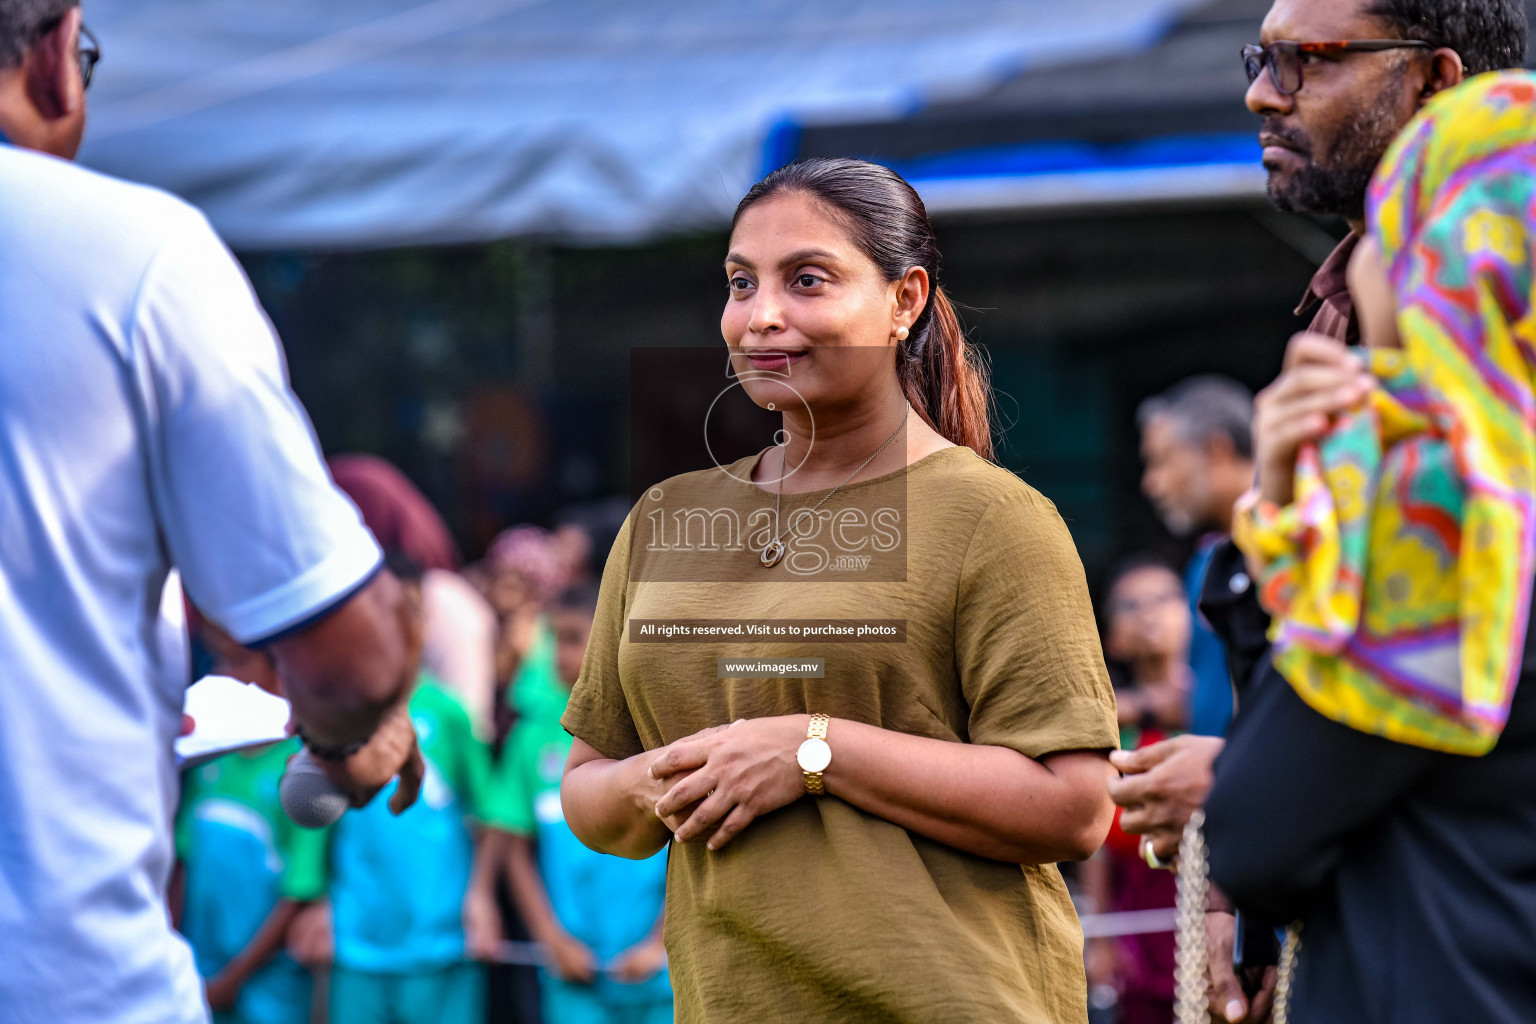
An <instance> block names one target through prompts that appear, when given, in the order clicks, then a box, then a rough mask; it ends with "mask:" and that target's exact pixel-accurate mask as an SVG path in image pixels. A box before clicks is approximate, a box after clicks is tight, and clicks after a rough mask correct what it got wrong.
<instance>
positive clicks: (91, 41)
mask: <svg viewBox="0 0 1536 1024" xmlns="http://www.w3.org/2000/svg"><path fill="white" fill-rule="evenodd" d="M75 56H76V59H77V60H79V61H80V83H81V84H80V88H82V89H89V88H90V87H91V76H92V75H94V74H96V65H97V64H100V63H101V42H100V41H99V40H97V38H96V33H94V32H92V31H91V30H90V29H88V28H86V27H85V26H84V25H81V26H80V48H79V50H77V51H76V55H75Z"/></svg>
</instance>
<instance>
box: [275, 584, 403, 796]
mask: <svg viewBox="0 0 1536 1024" xmlns="http://www.w3.org/2000/svg"><path fill="white" fill-rule="evenodd" d="M412 629H413V626H412V625H411V621H410V617H409V612H408V608H407V606H406V603H405V595H404V593H403V592H402V591H401V589H400V583H399V581H398V580H396V579H395V578H394V576H392V575H391V574H390V573H388V572H380V573H378V574H377V575H376V576H374V578H373V579H372V580H370V581H369V582H368V583H367V585H365V586H364V587H363V588H362V589H361V590H359V591H358V592H357V593H355V594H353V595H352V596H351V597H349V598H347V599H346V600H345V601H344V602H343V603H342V604H341V605H339V606H338V607H337V608H335V609H334V610H332V611H329V612H327V613H326V614H325V615H323V616H322V617H321V618H320V619H318V620H317V621H315V622H314V623H312V624H310V625H307V626H305V627H304V628H302V629H300V630H297V631H296V632H293V633H290V634H287V635H284V636H282V637H281V638H279V639H277V640H274V641H272V642H271V644H270V645H269V646H268V650H269V651H270V653H271V654H272V657H273V658H274V659H275V661H276V662H277V670H278V674H279V676H280V678H281V679H282V683H283V690H284V692H285V694H286V695H287V697H288V700H289V703H290V704H292V706H293V717H294V720H295V722H296V723H297V724H298V725H299V726H301V727H302V728H303V730H304V735H305V737H306V738H307V739H308V740H309V741H310V742H312V743H314V744H317V745H319V746H322V747H328V748H333V749H337V748H343V747H346V746H347V745H349V744H351V743H354V742H357V741H359V740H364V739H366V740H367V741H368V742H367V743H366V745H364V746H363V747H362V749H361V750H359V751H358V752H357V753H355V754H353V755H352V756H351V757H349V758H347V760H346V761H345V762H335V761H324V762H322V764H321V768H322V769H323V770H324V771H325V773H326V775H328V776H330V779H331V781H332V782H333V783H335V784H336V785H337V786H338V787H340V788H341V790H342V792H344V793H346V794H347V796H348V797H349V798H350V799H351V801H352V806H354V807H361V806H363V805H364V804H366V803H368V801H370V800H372V799H373V797H374V795H375V794H377V793H378V791H379V790H381V789H383V788H384V787H385V786H386V785H388V784H389V781H390V780H391V779H393V778H395V776H396V775H398V776H399V778H400V785H399V787H398V788H397V789H396V791H395V793H394V795H393V796H392V797H390V803H389V806H390V809H391V810H393V811H394V812H395V813H396V814H399V813H400V812H401V811H403V810H405V809H406V808H407V807H409V806H410V805H411V804H412V803H413V802H415V800H416V794H417V793H418V792H419V791H420V789H421V781H422V776H423V774H424V772H425V766H424V765H423V763H422V760H421V751H420V750H419V749H418V748H417V745H416V731H415V729H414V728H413V727H412V726H411V719H410V714H409V712H408V711H407V708H406V698H407V697H408V696H409V694H410V691H411V683H412V680H411V679H409V678H408V677H407V671H408V669H409V668H410V666H409V657H408V654H407V644H408V639H407V638H408V637H409V636H411V635H412Z"/></svg>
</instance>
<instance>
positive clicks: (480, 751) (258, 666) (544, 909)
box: [172, 455, 672, 1024]
mask: <svg viewBox="0 0 1536 1024" xmlns="http://www.w3.org/2000/svg"><path fill="white" fill-rule="evenodd" d="M330 469H331V473H332V476H333V478H334V479H335V480H336V482H337V484H338V486H340V487H341V488H342V490H344V491H345V492H346V493H347V494H348V496H349V497H350V498H351V499H352V500H353V502H354V503H355V504H356V505H357V507H358V508H359V510H360V511H361V512H362V514H363V518H364V521H365V522H366V523H367V525H368V527H369V528H370V529H371V530H372V532H373V534H374V536H375V537H376V538H377V540H378V541H379V544H380V546H381V547H382V548H383V549H384V551H385V553H386V564H387V565H388V567H389V569H390V570H391V572H392V573H393V574H394V575H395V576H396V577H397V578H398V579H399V580H400V581H401V582H402V585H403V587H404V589H405V592H406V598H407V600H406V607H407V609H408V615H409V622H408V623H407V629H406V632H407V636H408V657H409V660H410V663H411V664H413V665H415V666H416V669H415V672H414V676H415V679H416V684H415V688H414V690H413V692H412V693H411V696H410V698H409V711H410V716H411V720H412V722H413V724H414V725H415V728H416V732H417V735H418V737H419V740H420V745H421V751H422V755H423V758H424V760H425V763H426V773H425V778H424V782H423V786H422V792H421V797H420V799H419V800H418V801H417V803H416V804H415V805H414V806H412V807H411V808H410V809H409V810H407V811H405V812H404V813H403V814H401V815H399V816H395V815H393V814H391V813H390V810H389V808H388V806H387V801H386V800H384V799H378V800H375V801H373V802H372V803H371V804H369V806H368V807H366V808H363V809H361V810H358V811H354V812H352V813H349V814H347V815H346V816H344V817H343V819H342V820H341V821H340V822H338V823H337V824H336V825H334V826H332V827H331V828H328V829H321V830H309V829H304V828H301V827H299V826H297V825H295V824H294V823H293V822H292V821H291V820H290V819H289V818H288V817H287V816H286V815H285V814H284V813H283V812H282V810H281V807H280V804H279V800H278V785H279V781H280V779H281V777H282V774H283V772H284V769H285V766H286V764H287V761H288V759H289V757H290V756H292V755H293V754H294V753H295V752H296V751H298V750H299V749H300V741H299V740H298V739H297V738H294V739H291V740H289V741H287V742H284V743H279V744H276V745H273V746H268V747H261V748H255V749H250V750H244V751H238V752H235V753H231V754H226V755H224V756H222V757H220V758H217V759H215V760H212V761H210V762H207V763H205V764H200V765H197V766H195V767H193V768H190V769H189V770H188V771H186V772H185V774H184V777H183V791H182V801H181V807H180V811H179V813H178V817H177V822H176V852H177V870H176V873H175V876H174V880H173V899H172V909H173V916H174V917H175V919H176V922H177V926H178V927H179V928H180V930H181V931H182V933H183V934H184V935H185V936H186V938H187V939H188V941H189V942H190V943H191V945H192V948H193V951H194V953H195V955H196V959H197V965H198V969H199V972H200V973H201V974H202V975H203V977H204V979H205V983H206V988H207V997H208V1002H209V1004H210V1006H211V1007H212V1009H213V1010H214V1012H215V1017H216V1019H218V1020H220V1021H228V1022H231V1024H236V1022H238V1024H302V1022H313V1021H322V1020H330V1021H332V1022H336V1024H345V1022H347V1021H359V1022H363V1021H369V1022H373V1021H398V1022H400V1024H417V1022H420V1024H428V1022H431V1024H481V1022H484V1021H487V1020H504V1021H508V1022H509V1024H532V1022H534V1021H536V1020H539V1019H542V1020H543V1021H544V1022H545V1024H660V1022H665V1021H670V1020H671V1019H672V995H671V989H670V987H669V985H668V981H667V971H666V953H665V951H664V949H663V947H662V942H661V924H662V903H663V899H664V887H665V877H666V857H665V854H661V855H658V856H656V857H653V858H651V859H650V860H647V861H639V862H636V861H627V860H622V859H620V858H615V857H608V856H604V855H601V854H597V853H594V852H592V851H590V850H588V849H587V848H586V847H585V846H583V845H582V844H581V843H580V842H579V841H577V840H576V838H575V836H574V835H572V834H571V832H570V830H569V829H568V828H566V827H565V823H564V816H563V814H562V812H561V806H560V797H559V787H560V776H561V772H562V770H563V769H564V766H565V761H566V756H567V754H568V753H569V750H570V746H571V738H570V736H569V735H568V734H567V733H566V732H565V731H564V730H563V729H562V728H561V727H560V724H559V722H560V716H561V714H562V713H563V712H564V710H565V704H566V699H567V697H568V696H569V693H570V689H571V685H572V684H573V683H574V682H575V680H576V677H577V675H578V674H579V672H580V669H581V661H582V656H583V654H584V653H585V649H586V643H587V636H588V633H589V632H590V630H591V625H592V615H593V611H594V609H595V608H596V604H597V583H596V578H595V572H594V569H600V568H601V564H600V559H602V558H603V557H605V555H606V552H607V548H608V546H609V545H610V544H611V541H612V538H613V535H614V534H616V533H617V530H618V528H619V525H620V523H621V522H622V517H623V512H624V509H623V506H622V503H620V504H619V505H618V506H617V507H615V506H614V505H613V504H611V503H610V504H598V505H593V506H587V507H582V508H577V509H573V510H571V512H570V514H569V515H567V516H564V517H562V518H561V519H560V521H559V523H558V525H557V526H556V528H555V529H553V530H547V529H544V528H543V527H539V526H534V525H522V526H517V527H514V528H512V529H509V530H507V531H505V532H504V533H502V534H501V535H500V536H499V537H498V538H497V539H496V541H495V543H494V544H492V545H491V547H490V549H489V550H488V552H487V554H486V557H485V558H484V559H483V560H482V561H480V562H477V563H474V564H471V565H461V564H460V559H459V555H458V551H457V549H456V546H455V544H454V542H453V539H452V536H451V534H450V533H449V531H448V529H447V527H446V526H445V525H444V523H443V521H442V520H441V519H440V518H439V516H438V515H437V513H436V511H435V510H434V509H433V508H432V506H431V504H430V503H429V502H428V501H427V499H426V498H425V497H424V496H423V495H422V494H421V493H420V492H419V491H418V490H417V489H416V488H415V487H414V485H412V484H411V483H410V482H409V481H408V480H407V479H406V477H405V475H404V474H403V473H401V472H400V471H399V470H398V469H396V468H395V467H394V466H392V465H390V464H389V463H387V462H384V461H383V460H381V459H378V458H375V457H372V456H363V455H347V456H340V457H336V458H333V459H331V460H330ZM191 623H192V626H193V637H194V648H195V659H194V663H195V669H194V674H203V673H213V674H219V675H227V676H231V677H234V678H236V679H240V680H243V681H245V682H249V683H254V684H256V685H259V686H261V687H263V688H264V689H267V690H269V691H271V692H274V693H278V694H281V692H282V683H281V680H280V678H279V673H278V672H277V670H276V666H275V664H274V662H273V661H272V659H271V658H270V657H269V656H268V655H267V654H265V653H263V652H261V651H256V650H252V649H249V648H246V647H243V646H241V645H240V644H238V643H236V642H235V641H234V640H232V639H231V638H230V637H229V635H228V634H227V633H225V632H224V631H223V630H221V629H219V628H218V627H217V626H216V625H214V624H213V623H212V622H210V621H208V620H207V619H206V618H204V617H202V616H201V615H199V614H197V612H196V609H192V610H191ZM527 939H531V940H533V942H532V943H529V942H527V941H513V940H527ZM498 962H500V963H505V964H518V965H523V966H522V967H521V968H520V970H521V974H519V973H518V970H519V969H514V970H511V971H509V970H505V969H504V970H500V971H497V972H495V973H494V974H493V973H491V972H488V971H487V969H486V965H488V964H493V963H498ZM534 964H537V965H538V981H537V989H538V993H537V998H536V999H531V998H528V995H529V992H528V991H527V990H528V989H529V988H530V986H528V985H527V984H526V982H527V973H528V968H529V967H531V966H533V965H534ZM493 979H494V980H493ZM493 986H494V987H495V988H496V989H497V991H494V992H493V991H492V988H493Z"/></svg>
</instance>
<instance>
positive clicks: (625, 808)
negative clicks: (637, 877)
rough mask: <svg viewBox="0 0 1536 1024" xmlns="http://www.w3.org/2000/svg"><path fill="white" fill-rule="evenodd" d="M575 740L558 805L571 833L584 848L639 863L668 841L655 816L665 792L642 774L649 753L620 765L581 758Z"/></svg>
mask: <svg viewBox="0 0 1536 1024" xmlns="http://www.w3.org/2000/svg"><path fill="white" fill-rule="evenodd" d="M582 747H585V744H582V743H581V741H580V740H578V741H577V746H576V747H575V748H573V749H572V751H571V761H570V762H569V764H568V765H567V768H566V772H565V778H564V780H563V781H562V782H561V784H560V802H561V804H562V805H563V807H564V808H565V821H566V824H567V825H569V826H570V828H571V831H572V832H574V833H575V834H576V838H578V839H580V840H581V841H582V842H583V843H585V844H586V845H587V846H589V847H591V848H592V849H594V850H597V851H599V852H601V853H611V854H614V855H616V856H619V857H628V858H629V859H631V860H643V859H644V858H646V857H649V856H651V855H653V854H655V853H656V852H657V851H658V850H660V849H661V848H662V847H664V846H666V845H667V842H668V840H670V839H671V838H672V833H671V832H670V831H668V829H667V826H666V824H665V823H664V822H663V821H662V820H661V819H660V818H658V817H657V816H656V801H657V800H659V799H661V796H662V795H663V794H664V793H665V792H666V787H665V786H664V785H663V784H662V783H659V782H657V781H656V780H655V779H652V778H650V776H649V775H647V774H646V769H647V768H648V767H649V765H650V761H651V759H652V758H653V757H654V754H655V752H654V751H648V752H646V753H644V754H637V755H635V756H634V757H630V758H626V759H625V760H623V761H614V760H611V759H609V758H605V757H602V756H601V755H596V756H591V757H588V756H586V752H587V751H590V752H591V753H592V754H596V752H595V751H591V748H586V751H583V750H582V749H581V748H582Z"/></svg>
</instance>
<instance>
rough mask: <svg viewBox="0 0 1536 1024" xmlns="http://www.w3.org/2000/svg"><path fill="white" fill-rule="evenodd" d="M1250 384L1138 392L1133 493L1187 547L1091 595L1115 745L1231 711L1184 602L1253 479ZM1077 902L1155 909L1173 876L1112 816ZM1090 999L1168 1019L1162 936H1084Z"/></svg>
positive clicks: (1144, 556) (1194, 729)
mask: <svg viewBox="0 0 1536 1024" xmlns="http://www.w3.org/2000/svg"><path fill="white" fill-rule="evenodd" d="M1252 420H1253V394H1252V392H1250V391H1249V390H1248V389H1247V388H1246V387H1244V386H1243V385H1242V384H1239V383H1238V382H1237V381H1234V380H1231V379H1228V378H1225V377H1218V376H1200V377H1194V378H1190V379H1188V380H1185V381H1181V382H1179V383H1178V384H1176V385H1174V386H1173V387H1172V388H1170V389H1168V390H1167V391H1166V392H1164V393H1162V394H1159V395H1155V396H1153V397H1152V398H1149V399H1147V400H1146V401H1145V402H1143V403H1142V405H1141V408H1140V409H1139V411H1138V415H1137V421H1138V426H1139V427H1140V431H1141V452H1142V462H1143V467H1144V468H1143V473H1142V491H1143V493H1144V494H1145V495H1146V497H1147V500H1148V501H1150V502H1151V503H1152V505H1153V507H1154V508H1155V509H1156V510H1157V513H1158V516H1159V518H1160V519H1161V520H1162V522H1163V525H1164V526H1165V527H1166V528H1167V530H1168V532H1169V533H1171V534H1173V535H1174V536H1175V537H1180V538H1183V539H1184V540H1185V541H1187V542H1189V543H1190V544H1191V545H1192V547H1193V554H1192V556H1191V557H1190V559H1189V561H1188V563H1187V564H1185V565H1184V566H1178V565H1175V564H1173V563H1172V562H1170V561H1168V560H1167V559H1165V558H1164V557H1162V556H1161V555H1160V554H1155V553H1151V552H1141V553H1137V554H1133V555H1131V556H1129V557H1128V558H1126V559H1124V560H1122V561H1121V562H1120V563H1119V564H1118V565H1116V566H1115V567H1114V568H1113V569H1112V570H1111V572H1110V574H1109V577H1108V579H1107V581H1106V582H1105V584H1104V586H1103V588H1102V593H1101V594H1100V596H1099V607H1098V612H1099V620H1100V624H1101V627H1102V631H1103V639H1104V658H1105V661H1106V662H1107V663H1108V665H1109V667H1110V673H1111V676H1112V678H1113V679H1114V682H1115V703H1116V708H1117V711H1118V713H1119V718H1120V747H1121V749H1122V750H1143V749H1146V748H1151V747H1154V746H1155V745H1157V744H1160V743H1162V742H1163V741H1165V740H1169V739H1172V738H1174V737H1177V736H1182V735H1197V736H1220V735H1222V734H1223V733H1224V732H1225V731H1226V729H1227V726H1228V724H1229V723H1230V721H1231V718H1232V712H1233V701H1232V685H1231V682H1230V678H1229V676H1228V670H1227V657H1226V650H1225V647H1224V646H1223V644H1222V642H1221V640H1220V639H1219V638H1218V637H1217V636H1216V635H1215V634H1214V633H1212V632H1211V630H1210V628H1209V627H1208V625H1207V624H1206V623H1205V622H1204V621H1203V620H1202V617H1201V615H1200V613H1199V611H1198V610H1197V609H1196V607H1195V599H1196V598H1197V597H1198V593H1199V581H1200V580H1202V579H1203V578H1204V575H1205V572H1206V568H1207V566H1208V565H1209V562H1210V558H1211V553H1212V551H1213V550H1214V549H1215V548H1216V546H1217V544H1218V543H1219V542H1220V541H1221V540H1223V539H1224V538H1226V537H1227V536H1228V535H1229V534H1230V532H1231V529H1232V508H1233V505H1234V503H1235V502H1236V501H1237V499H1238V498H1239V497H1240V496H1241V495H1242V494H1243V492H1244V491H1246V490H1247V489H1248V488H1249V487H1250V486H1251V485H1252V482H1253V473H1254V464H1253V436H1252V430H1251V423H1252ZM1077 885H1078V899H1079V904H1080V905H1081V906H1082V907H1084V908H1085V909H1086V910H1087V911H1088V912H1097V913H1106V912H1121V911H1143V910H1167V909H1170V908H1172V907H1173V905H1174V899H1175V883H1174V876H1173V875H1172V874H1170V873H1169V872H1167V871H1160V870H1156V869H1154V868H1152V867H1151V866H1149V865H1148V864H1147V862H1146V860H1145V859H1144V858H1143V856H1142V854H1141V850H1140V845H1139V840H1138V837H1136V836H1134V835H1130V834H1128V833H1127V832H1126V831H1125V830H1124V829H1122V828H1121V827H1120V818H1119V814H1118V813H1117V814H1116V817H1115V824H1114V825H1113V826H1112V827H1111V829H1110V834H1109V839H1108V841H1107V842H1106V843H1105V844H1104V847H1103V848H1102V849H1101V850H1100V851H1099V852H1098V854H1096V855H1095V856H1094V857H1093V858H1092V859H1091V860H1089V861H1086V862H1084V863H1083V864H1082V865H1081V866H1080V867H1079V869H1078V872H1077ZM1085 955H1086V959H1087V972H1088V984H1089V987H1090V993H1089V996H1090V999H1089V1002H1090V1006H1091V1007H1092V1008H1093V1009H1094V1011H1095V1012H1096V1013H1097V1014H1098V1015H1099V1017H1100V1018H1101V1019H1103V1020H1118V1021H1119V1022H1120V1024H1169V1022H1171V1021H1172V1020H1173V1019H1174V1017H1173V1007H1174V938H1173V935H1172V933H1171V932H1170V931H1168V930H1166V929H1165V930H1161V931H1152V932H1147V933H1141V934H1127V935H1120V936H1113V937H1099V938H1093V939H1090V940H1089V941H1088V943H1087V947H1086V950H1085Z"/></svg>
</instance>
